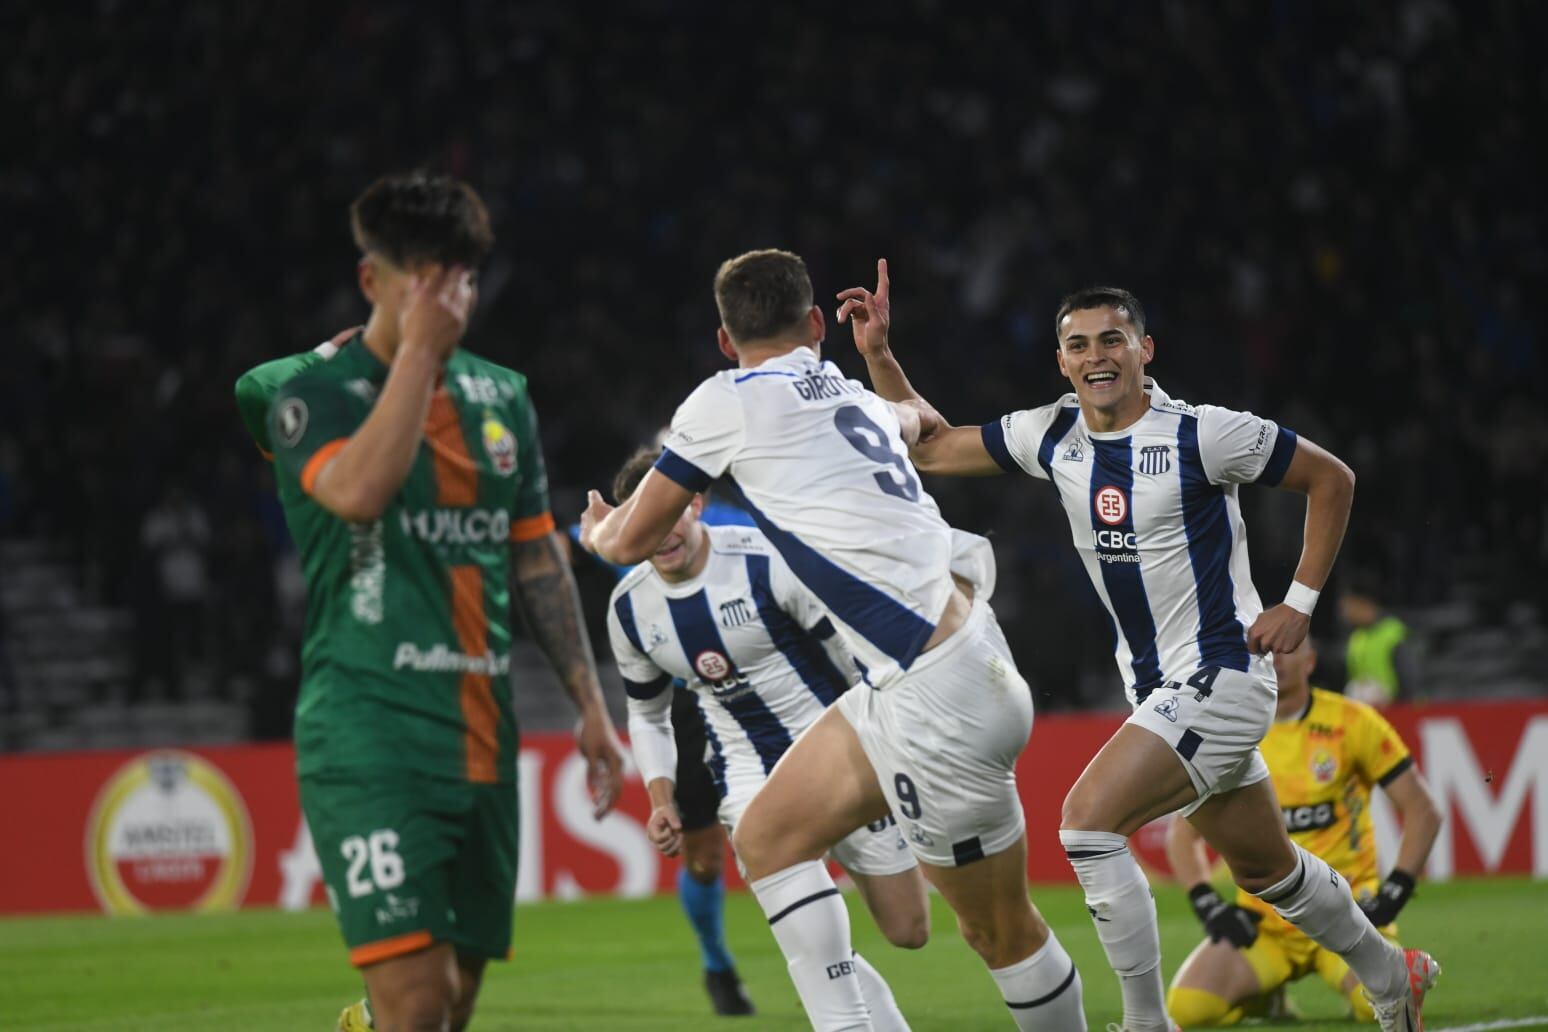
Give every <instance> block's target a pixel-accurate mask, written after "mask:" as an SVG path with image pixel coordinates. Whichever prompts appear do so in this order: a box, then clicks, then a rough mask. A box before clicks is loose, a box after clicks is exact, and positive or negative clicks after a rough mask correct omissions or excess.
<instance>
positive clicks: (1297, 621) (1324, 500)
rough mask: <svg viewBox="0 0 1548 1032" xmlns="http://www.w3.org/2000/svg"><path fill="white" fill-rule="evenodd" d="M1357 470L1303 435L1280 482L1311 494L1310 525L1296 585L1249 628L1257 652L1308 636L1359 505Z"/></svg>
mask: <svg viewBox="0 0 1548 1032" xmlns="http://www.w3.org/2000/svg"><path fill="white" fill-rule="evenodd" d="M1354 485H1355V475H1354V471H1353V470H1351V469H1350V468H1349V467H1348V466H1346V465H1344V463H1343V462H1342V461H1341V460H1340V459H1339V458H1338V456H1336V455H1334V454H1333V453H1331V452H1329V451H1326V450H1324V449H1322V448H1320V447H1318V446H1317V445H1315V444H1313V443H1312V442H1311V441H1309V440H1307V439H1306V438H1304V437H1302V438H1299V439H1298V440H1297V441H1296V446H1295V455H1294V456H1293V457H1292V458H1291V459H1290V466H1289V468H1287V469H1286V470H1285V475H1284V477H1283V478H1282V479H1281V480H1280V482H1279V486H1281V487H1285V488H1289V489H1290V490H1292V491H1299V492H1300V493H1301V494H1304V495H1305V496H1306V528H1305V530H1304V531H1303V541H1302V545H1301V561H1300V563H1299V565H1297V566H1296V568H1295V583H1294V584H1292V585H1291V588H1290V593H1289V594H1287V595H1286V597H1285V601H1283V602H1281V603H1280V604H1279V605H1277V606H1274V607H1273V608H1271V609H1268V610H1265V611H1264V612H1263V613H1262V614H1261V615H1260V616H1259V617H1258V619H1257V620H1256V621H1255V622H1254V623H1253V625H1252V629H1251V630H1250V631H1248V632H1247V647H1248V648H1249V649H1251V650H1252V651H1253V652H1255V653H1258V654H1260V655H1261V654H1262V653H1265V652H1289V651H1290V650H1291V649H1293V648H1295V647H1296V646H1297V645H1299V644H1300V643H1301V641H1302V640H1303V639H1304V638H1305V637H1306V631H1307V629H1308V628H1309V627H1310V626H1311V612H1312V606H1313V605H1315V603H1316V600H1317V594H1318V593H1319V592H1321V591H1322V587H1323V585H1325V584H1326V583H1327V582H1328V574H1329V573H1331V572H1332V570H1333V560H1334V559H1335V558H1337V556H1338V548H1339V545H1341V544H1342V543H1343V541H1344V530H1345V528H1346V527H1348V526H1349V510H1350V508H1351V507H1352V506H1353V505H1354Z"/></svg>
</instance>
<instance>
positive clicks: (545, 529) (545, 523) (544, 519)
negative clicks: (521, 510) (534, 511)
mask: <svg viewBox="0 0 1548 1032" xmlns="http://www.w3.org/2000/svg"><path fill="white" fill-rule="evenodd" d="M553 532H554V514H553V513H551V512H545V513H543V514H541V515H538V516H527V517H524V518H522V519H519V520H517V521H516V522H515V523H512V524H511V540H512V541H515V542H516V543H517V544H520V543H521V542H523V541H536V540H537V539H538V538H542V537H547V536H548V535H550V534H552V533H553Z"/></svg>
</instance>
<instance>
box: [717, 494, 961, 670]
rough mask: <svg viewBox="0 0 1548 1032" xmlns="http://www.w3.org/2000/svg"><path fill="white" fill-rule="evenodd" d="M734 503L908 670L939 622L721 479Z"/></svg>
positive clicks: (826, 600)
mask: <svg viewBox="0 0 1548 1032" xmlns="http://www.w3.org/2000/svg"><path fill="white" fill-rule="evenodd" d="M722 482H723V483H724V484H725V485H726V487H727V489H728V490H729V491H730V492H731V494H732V496H733V498H734V500H735V502H736V504H737V505H739V506H740V507H741V508H742V509H744V510H746V511H747V513H748V515H750V516H752V518H753V522H755V523H757V524H758V529H759V530H761V531H763V536H764V537H766V538H768V539H769V542H770V543H771V544H773V546H774V547H775V548H777V549H779V554H780V556H781V557H783V558H784V560H785V563H786V564H787V565H788V566H789V567H790V569H791V570H793V571H794V572H795V575H796V576H797V577H799V578H800V579H801V582H802V583H803V584H805V585H806V586H807V587H808V588H811V589H812V594H814V595H816V596H817V597H818V598H819V599H821V600H822V604H823V605H825V606H827V607H828V609H829V611H831V612H832V613H833V615H834V616H837V617H838V618H839V619H840V620H842V621H844V622H845V623H846V624H848V625H849V626H851V627H853V628H854V629H855V630H856V631H857V632H858V633H859V634H860V635H861V636H862V637H864V638H865V640H866V641H868V642H870V643H871V644H872V645H873V646H875V648H876V649H877V650H879V651H880V652H882V653H883V654H884V655H886V656H888V657H889V658H890V659H892V660H893V661H894V662H896V663H897V664H898V666H900V667H901V668H903V669H904V670H907V669H908V668H909V667H910V666H911V665H912V664H913V662H914V660H915V659H917V658H918V656H919V653H920V651H921V650H922V649H923V648H924V646H925V642H927V641H929V640H930V635H931V634H933V633H934V632H935V625H934V624H932V623H931V622H930V621H928V620H926V619H925V618H924V617H922V616H920V615H919V614H918V613H916V612H914V611H913V610H912V609H909V608H908V607H907V606H905V605H903V604H902V603H901V602H899V601H898V600H897V599H895V598H893V597H892V596H891V595H888V594H886V593H884V592H882V591H880V590H879V589H877V588H875V587H874V586H872V585H870V584H867V583H866V582H865V581H863V580H861V579H860V578H859V577H856V576H855V575H854V574H852V573H850V572H849V571H848V570H845V569H844V568H843V567H841V566H839V565H838V564H837V563H835V562H833V560H831V559H829V558H828V557H827V556H825V555H823V554H822V553H821V552H819V551H817V550H816V549H815V548H813V547H812V546H811V545H808V544H807V543H806V542H804V541H802V540H801V539H800V538H798V537H796V536H795V535H794V534H792V533H790V532H789V531H786V530H783V529H781V528H780V527H779V526H777V525H775V523H774V522H773V521H772V520H770V519H769V518H768V516H766V515H764V513H763V511H762V510H761V509H759V508H758V507H757V506H756V505H754V504H753V503H752V502H751V500H749V499H748V497H747V495H746V493H745V492H743V491H742V488H741V485H740V484H738V483H737V482H736V479H735V478H734V477H731V476H727V477H726V478H725V479H724V480H723V481H722Z"/></svg>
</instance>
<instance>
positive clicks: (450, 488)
mask: <svg viewBox="0 0 1548 1032" xmlns="http://www.w3.org/2000/svg"><path fill="white" fill-rule="evenodd" d="M425 443H426V444H428V445H429V446H430V459H431V462H432V464H433V465H434V469H435V501H436V504H437V505H446V506H460V507H463V508H469V507H471V506H474V505H477V504H478V466H477V465H476V464H475V463H474V462H473V457H472V456H471V455H469V454H468V443H467V441H465V440H464V439H463V436H462V419H461V417H460V416H458V414H457V406H456V405H455V404H454V403H453V402H452V397H451V395H450V394H448V393H447V392H446V388H445V387H437V388H436V389H435V393H434V394H432V395H431V396H430V414H429V415H428V416H427V417H426V418H425Z"/></svg>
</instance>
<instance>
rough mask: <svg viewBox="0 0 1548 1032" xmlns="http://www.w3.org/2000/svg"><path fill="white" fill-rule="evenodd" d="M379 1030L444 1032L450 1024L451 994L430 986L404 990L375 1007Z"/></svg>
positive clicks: (391, 1031) (387, 1031) (379, 1031)
mask: <svg viewBox="0 0 1548 1032" xmlns="http://www.w3.org/2000/svg"><path fill="white" fill-rule="evenodd" d="M374 1017H375V1024H376V1028H377V1029H378V1032H445V1030H446V1029H447V1028H452V1027H456V1026H453V1025H452V1000H451V994H450V993H447V992H438V991H436V989H435V988H433V987H431V986H423V987H416V988H414V989H412V990H410V991H408V992H404V993H402V994H400V995H399V996H397V998H396V999H394V1000H392V1001H391V1003H389V1004H387V1005H386V1006H381V1007H379V1008H377V1010H376V1012H375V1015H374Z"/></svg>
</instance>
